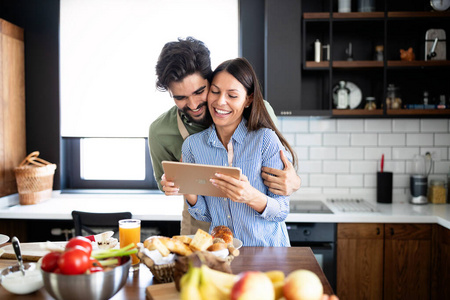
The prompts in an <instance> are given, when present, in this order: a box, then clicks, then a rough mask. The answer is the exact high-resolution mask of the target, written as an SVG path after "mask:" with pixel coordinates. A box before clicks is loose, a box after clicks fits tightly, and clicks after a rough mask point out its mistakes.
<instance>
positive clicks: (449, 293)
mask: <svg viewBox="0 0 450 300" xmlns="http://www.w3.org/2000/svg"><path fill="white" fill-rule="evenodd" d="M449 270H450V229H446V228H444V227H442V226H441V225H437V224H435V225H433V249H432V254H431V299H433V300H441V299H450V284H449V283H450V271H449Z"/></svg>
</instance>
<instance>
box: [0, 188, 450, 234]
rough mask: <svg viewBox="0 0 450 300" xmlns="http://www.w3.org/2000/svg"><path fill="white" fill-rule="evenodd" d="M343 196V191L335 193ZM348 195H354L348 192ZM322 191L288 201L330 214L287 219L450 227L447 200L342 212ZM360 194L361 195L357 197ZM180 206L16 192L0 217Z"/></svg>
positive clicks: (169, 214)
mask: <svg viewBox="0 0 450 300" xmlns="http://www.w3.org/2000/svg"><path fill="white" fill-rule="evenodd" d="M338 197H340V198H343V197H344V196H343V195H338ZM350 197H351V198H356V197H357V196H354V195H351V196H350ZM329 198H333V197H331V196H328V195H327V196H323V195H296V196H294V197H291V201H302V200H311V199H314V200H321V201H324V202H325V203H326V204H327V206H328V207H329V208H330V210H331V211H332V212H333V213H332V214H325V213H323V214H322V213H290V214H289V216H288V217H287V219H286V222H318V223H430V224H439V225H442V226H443V227H445V228H447V229H450V205H449V204H425V205H412V204H410V203H408V201H407V198H406V197H401V196H395V195H394V201H393V203H392V204H380V203H376V201H374V200H373V199H370V197H363V198H364V199H365V201H367V202H368V203H370V204H371V205H372V206H373V207H375V208H376V212H341V211H340V210H339V209H338V208H337V207H335V206H334V205H333V204H331V203H329V202H327V201H326V199H329ZM359 198H361V197H359ZM182 208H183V199H182V197H181V196H170V197H168V196H165V195H164V194H162V193H158V192H157V193H154V194H66V193H60V192H59V191H54V192H53V195H52V198H51V199H49V200H46V201H44V202H41V203H39V204H34V205H20V204H19V198H18V195H17V194H14V195H10V196H6V197H2V198H0V219H27V220H33V219H34V220H72V215H71V212H72V210H81V211H90V212H117V211H130V212H131V213H132V214H133V217H134V218H137V219H140V220H142V221H179V220H181V212H182Z"/></svg>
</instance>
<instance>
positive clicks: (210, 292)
mask: <svg viewBox="0 0 450 300" xmlns="http://www.w3.org/2000/svg"><path fill="white" fill-rule="evenodd" d="M236 276H237V275H233V274H229V273H225V272H221V271H217V270H214V269H211V268H209V267H208V266H207V265H202V266H201V279H200V288H199V290H200V294H201V295H202V298H203V300H209V299H214V300H228V299H230V294H231V289H232V288H233V285H234V283H235V282H236Z"/></svg>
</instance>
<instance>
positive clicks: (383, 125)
mask: <svg viewBox="0 0 450 300" xmlns="http://www.w3.org/2000/svg"><path fill="white" fill-rule="evenodd" d="M364 129H365V130H364V131H365V132H391V131H392V122H391V120H383V119H366V120H364Z"/></svg>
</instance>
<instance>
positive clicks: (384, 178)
mask: <svg viewBox="0 0 450 300" xmlns="http://www.w3.org/2000/svg"><path fill="white" fill-rule="evenodd" d="M392 177H393V176H392V172H377V202H378V203H392Z"/></svg>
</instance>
